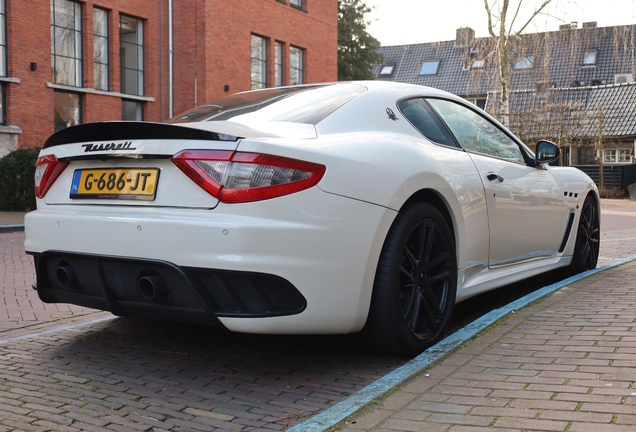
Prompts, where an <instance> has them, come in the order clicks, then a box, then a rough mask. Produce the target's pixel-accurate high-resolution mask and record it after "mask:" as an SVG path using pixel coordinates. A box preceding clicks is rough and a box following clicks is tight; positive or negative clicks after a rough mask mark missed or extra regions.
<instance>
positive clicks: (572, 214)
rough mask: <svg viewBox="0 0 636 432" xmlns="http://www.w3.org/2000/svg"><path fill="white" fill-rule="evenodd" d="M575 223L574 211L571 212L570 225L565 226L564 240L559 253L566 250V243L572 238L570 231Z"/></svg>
mask: <svg viewBox="0 0 636 432" xmlns="http://www.w3.org/2000/svg"><path fill="white" fill-rule="evenodd" d="M573 223H574V213H570V218H569V219H568V226H567V227H566V228H565V235H564V236H563V241H562V242H561V247H560V248H559V253H563V251H564V250H565V245H567V244H568V240H569V239H570V231H572V224H573Z"/></svg>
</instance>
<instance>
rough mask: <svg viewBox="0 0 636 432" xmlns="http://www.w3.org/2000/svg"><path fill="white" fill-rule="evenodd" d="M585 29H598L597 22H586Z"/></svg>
mask: <svg viewBox="0 0 636 432" xmlns="http://www.w3.org/2000/svg"><path fill="white" fill-rule="evenodd" d="M583 28H596V21H591V22H584V23H583Z"/></svg>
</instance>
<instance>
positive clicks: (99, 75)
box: [93, 8, 108, 91]
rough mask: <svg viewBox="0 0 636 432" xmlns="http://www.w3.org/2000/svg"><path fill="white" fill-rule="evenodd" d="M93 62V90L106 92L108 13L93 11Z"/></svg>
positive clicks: (95, 9)
mask: <svg viewBox="0 0 636 432" xmlns="http://www.w3.org/2000/svg"><path fill="white" fill-rule="evenodd" d="M93 62H94V65H95V66H94V68H95V88H96V89H98V90H106V91H107V90H108V12H106V11H105V10H103V9H97V8H94V9H93Z"/></svg>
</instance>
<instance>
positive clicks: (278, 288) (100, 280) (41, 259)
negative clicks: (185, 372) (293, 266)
mask: <svg viewBox="0 0 636 432" xmlns="http://www.w3.org/2000/svg"><path fill="white" fill-rule="evenodd" d="M35 263H36V264H35V267H36V275H37V291H38V295H39V296H40V299H41V300H42V301H43V302H45V303H73V304H77V305H81V306H85V307H90V308H94V309H101V310H107V311H110V312H111V313H113V314H114V315H118V316H140V317H146V318H161V319H167V320H174V321H181V322H188V323H192V324H207V325H214V326H219V327H223V326H222V324H221V323H220V322H219V320H218V317H222V316H225V317H243V318H245V317H251V318H258V317H275V316H285V315H293V314H297V313H300V312H302V311H303V310H304V309H305V308H306V306H307V301H306V300H305V298H304V297H303V296H302V295H301V294H300V292H298V290H297V289H296V288H294V286H293V285H291V284H290V283H289V282H288V281H286V280H284V279H282V278H280V277H277V276H273V275H267V274H260V273H247V272H237V271H218V270H217V271H215V270H210V269H199V268H193V267H183V268H182V267H178V266H176V265H174V264H172V263H168V262H162V261H154V260H140V259H131V258H120V257H108V256H99V255H89V254H72V253H68V252H56V251H47V252H45V253H43V254H36V255H35Z"/></svg>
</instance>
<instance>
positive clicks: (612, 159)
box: [603, 148, 633, 164]
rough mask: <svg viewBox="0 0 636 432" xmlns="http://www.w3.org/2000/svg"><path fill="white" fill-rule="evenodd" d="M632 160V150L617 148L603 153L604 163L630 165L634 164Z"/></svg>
mask: <svg viewBox="0 0 636 432" xmlns="http://www.w3.org/2000/svg"><path fill="white" fill-rule="evenodd" d="M632 160H633V159H632V150H631V149H630V148H616V149H607V150H604V151H603V163H609V164H628V163H632Z"/></svg>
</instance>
